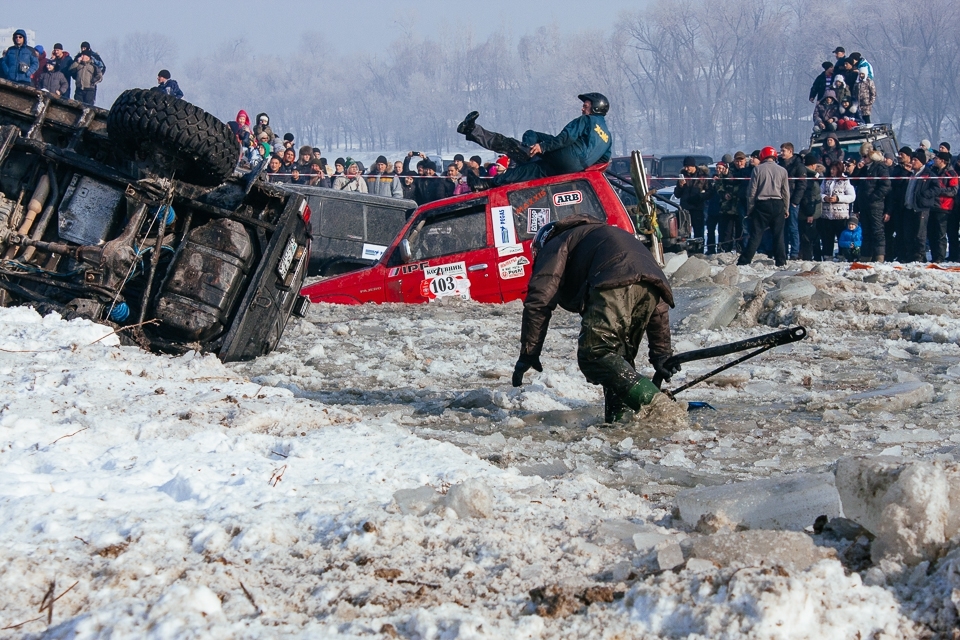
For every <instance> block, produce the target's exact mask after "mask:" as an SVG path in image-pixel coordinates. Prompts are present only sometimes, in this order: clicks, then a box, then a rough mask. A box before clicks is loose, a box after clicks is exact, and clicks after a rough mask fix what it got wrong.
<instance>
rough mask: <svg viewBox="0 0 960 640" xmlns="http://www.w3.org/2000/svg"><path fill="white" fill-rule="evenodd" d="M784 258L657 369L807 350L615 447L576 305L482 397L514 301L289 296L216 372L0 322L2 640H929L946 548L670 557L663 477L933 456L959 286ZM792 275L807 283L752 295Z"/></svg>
mask: <svg viewBox="0 0 960 640" xmlns="http://www.w3.org/2000/svg"><path fill="white" fill-rule="evenodd" d="M729 261H730V257H729V256H721V257H720V258H719V259H717V258H715V259H713V261H712V263H711V268H710V271H709V276H716V277H717V278H720V277H721V273H722V272H723V271H724V267H725V266H726V264H727V263H729ZM787 269H788V270H787V271H783V270H774V269H773V268H772V267H771V266H769V265H767V264H757V265H755V266H752V267H746V268H741V269H740V270H739V274H738V275H737V278H736V279H737V281H738V283H739V284H738V286H739V287H740V288H741V289H742V290H744V291H745V292H746V293H747V300H746V301H745V302H744V304H743V310H742V312H741V313H740V316H739V317H738V319H737V320H736V321H735V322H734V324H739V325H741V326H739V327H738V328H734V327H733V326H731V327H726V328H719V329H703V330H693V329H690V328H689V325H684V326H681V327H679V328H678V329H677V330H676V331H675V334H674V340H675V348H676V349H677V350H687V349H693V348H699V347H701V346H707V345H713V344H720V343H724V342H730V341H732V340H737V339H741V338H744V337H747V336H752V335H758V334H760V333H765V332H768V331H771V330H772V329H771V327H775V326H780V325H788V324H797V323H799V324H803V325H804V326H806V327H808V329H809V331H810V336H809V338H808V339H807V340H805V341H803V342H801V343H798V344H796V345H792V346H790V347H782V348H779V349H777V350H775V351H773V352H770V353H768V354H765V355H763V356H760V357H758V358H756V359H754V360H751V361H749V362H748V363H746V364H744V365H740V366H738V367H736V368H734V369H732V370H730V371H728V372H725V373H724V374H722V375H721V376H718V377H717V378H715V379H713V381H712V382H711V383H708V384H703V385H700V386H698V387H694V388H693V389H691V390H689V391H687V392H684V394H682V395H681V396H680V398H681V399H686V400H702V401H707V402H709V403H710V404H711V405H713V406H714V407H716V409H717V411H715V412H714V411H709V410H706V411H697V412H691V413H690V414H689V417H686V416H682V415H681V416H679V418H675V419H673V420H665V419H660V418H658V416H657V415H651V416H645V417H644V419H642V420H633V421H629V422H627V423H624V424H621V425H617V426H616V427H613V428H598V424H599V422H600V414H601V406H600V405H601V404H602V399H601V394H600V392H599V389H598V388H596V387H593V386H591V385H589V384H587V383H586V382H585V381H584V379H583V377H582V375H581V374H580V373H579V371H578V370H577V367H576V359H575V355H574V354H575V349H576V344H575V343H576V335H577V332H578V318H577V317H575V316H570V315H569V314H564V313H559V314H558V315H557V316H556V317H555V319H554V322H553V326H552V327H551V332H550V335H549V337H548V339H547V343H546V351H545V355H544V358H543V363H544V366H545V370H544V373H542V374H537V373H535V372H531V373H530V374H528V375H527V380H528V384H527V385H526V386H524V387H523V388H521V389H513V388H512V387H511V386H510V381H509V376H510V373H511V370H512V366H513V363H514V361H515V358H516V350H517V347H516V345H517V339H518V334H519V325H520V323H519V318H520V312H521V307H520V305H519V304H508V305H499V306H488V305H479V304H474V303H470V302H463V301H453V302H451V301H450V299H446V300H444V301H443V303H436V304H431V305H429V306H404V305H383V306H369V305H368V306H362V307H337V306H330V305H316V306H314V307H312V308H311V311H310V314H309V316H308V318H306V319H305V320H302V321H292V322H291V324H290V325H289V326H288V329H287V332H286V334H285V335H284V339H283V341H282V343H281V345H280V348H279V349H278V350H277V351H275V352H274V353H272V354H270V355H268V356H265V357H263V358H260V359H258V360H256V361H253V362H250V363H242V364H233V365H223V364H222V363H220V362H219V361H218V360H217V359H216V358H214V357H211V356H200V355H196V354H188V355H186V356H183V357H167V356H157V355H152V354H148V353H145V352H142V351H140V350H139V349H136V348H134V347H125V346H120V343H119V340H118V339H117V336H116V335H113V334H110V329H109V328H107V327H103V326H100V325H96V324H92V323H89V322H86V321H80V320H75V321H72V322H64V321H63V320H61V319H60V318H58V317H56V316H48V317H45V318H41V317H40V316H39V315H38V314H36V313H35V312H34V311H32V310H30V309H25V308H14V309H0V541H2V542H3V544H2V546H0V587H2V590H3V593H4V595H5V597H4V598H3V600H2V602H0V629H3V630H2V631H0V637H3V636H4V635H5V634H8V635H10V636H11V637H21V636H25V637H49V638H67V637H79V638H87V637H101V636H103V637H153V638H181V637H216V638H233V637H278V636H280V637H290V636H302V637H368V636H371V635H374V636H376V635H380V636H382V637H397V636H399V637H410V638H501V637H517V638H541V637H542V638H548V637H583V638H588V637H589V638H593V637H611V638H612V637H646V636H651V637H661V636H662V637H702V638H767V637H772V638H807V637H820V638H855V637H861V638H869V637H877V638H902V637H930V636H931V634H936V633H943V634H944V637H950V635H949V634H950V632H951V630H950V629H949V628H947V626H948V625H949V624H952V621H955V620H956V616H955V610H956V609H955V607H956V606H957V604H958V603H960V570H958V567H960V562H957V561H954V560H950V559H951V558H952V556H950V555H946V553H947V551H949V549H944V555H945V556H946V557H945V558H944V559H943V560H942V561H940V562H939V563H937V562H935V563H933V564H927V565H924V564H922V563H921V564H920V565H919V566H918V568H917V569H912V568H911V567H907V566H905V565H902V564H899V563H897V562H895V561H886V560H885V561H884V562H882V563H879V564H878V565H876V566H874V567H873V568H871V569H869V570H865V566H854V565H855V563H854V562H853V561H851V560H850V558H851V557H852V555H851V553H850V550H849V548H848V547H849V545H847V546H844V545H843V544H836V543H831V542H829V541H827V540H825V539H824V538H823V537H822V536H814V537H811V538H807V536H806V535H805V534H794V535H798V536H801V537H802V539H801V540H800V542H797V541H795V540H794V541H792V542H790V544H794V543H796V544H800V545H801V546H800V547H798V548H799V549H801V551H798V552H797V554H798V555H797V556H796V557H800V556H802V555H803V554H807V555H810V560H809V561H808V562H800V561H796V563H794V564H791V561H782V562H774V561H773V559H774V558H773V556H770V559H769V561H763V562H756V561H751V562H746V563H745V562H743V561H740V562H738V561H736V559H731V560H730V561H728V562H719V561H714V562H710V561H705V560H702V559H693V560H691V559H690V557H689V556H690V554H691V551H690V546H689V545H690V544H691V542H695V541H696V540H698V539H700V540H703V539H706V538H705V535H704V534H703V529H702V528H701V527H698V528H697V529H698V530H699V531H696V530H694V525H695V524H696V523H691V522H683V521H682V520H680V516H679V511H678V510H677V509H676V506H677V502H676V495H677V493H678V492H679V491H681V490H683V489H685V488H689V487H694V486H697V485H704V486H710V485H721V484H724V483H728V482H731V481H739V480H749V479H756V478H765V477H770V476H781V475H785V474H787V475H790V474H793V473H795V472H825V471H832V469H833V465H834V463H835V462H836V460H837V459H838V458H841V457H844V456H850V455H856V454H867V455H876V454H881V453H885V454H887V455H891V454H893V455H900V456H904V457H906V458H908V459H909V458H914V457H916V458H923V459H927V460H940V461H953V460H955V459H956V458H960V449H958V448H957V447H958V446H960V430H958V429H957V427H958V422H957V418H956V414H957V409H958V407H960V365H958V363H960V344H958V343H960V302H958V301H960V284H958V282H960V273H954V272H943V271H937V270H930V269H923V268H921V267H909V268H903V269H898V268H895V267H894V266H887V265H883V266H880V267H878V268H877V269H866V270H849V269H848V268H847V266H846V265H834V264H824V265H818V266H816V268H814V265H812V264H810V263H806V264H801V263H791V264H790V265H789V266H788V267H787ZM796 272H804V273H803V275H802V276H801V277H803V278H805V279H806V280H807V281H808V282H809V283H811V284H812V285H814V287H815V288H816V290H817V292H816V294H814V295H813V296H812V297H811V296H810V295H809V292H808V293H807V295H806V296H805V297H803V298H802V300H801V304H794V303H791V302H790V301H789V300H784V301H779V302H777V301H776V300H777V299H778V296H779V295H781V294H782V296H783V297H784V298H789V296H788V295H787V293H786V291H787V290H788V288H789V287H787V286H785V282H786V281H783V279H784V278H787V277H791V276H796V275H797V273H796ZM726 274H727V277H729V274H730V272H729V270H727V271H726ZM761 280H762V281H763V282H762V283H761V284H760V287H761V289H763V290H769V294H767V293H765V294H764V296H765V297H766V300H767V302H766V303H764V301H763V299H759V300H757V302H758V303H760V304H756V305H754V306H753V307H751V306H750V304H749V302H750V297H751V296H752V295H753V293H754V292H755V291H757V288H756V284H757V282H758V281H761ZM703 283H704V281H703V280H701V282H700V283H699V284H703ZM694 285H695V286H696V285H697V283H694ZM679 290H681V288H678V291H679ZM791 291H792V290H791ZM751 309H752V310H751ZM758 315H759V319H760V322H761V324H760V325H759V326H757V325H756V322H755V319H756V318H757V316H758ZM716 364H717V363H716V362H712V361H705V362H697V363H691V364H689V365H687V366H686V367H685V370H684V372H683V373H682V374H680V375H679V376H678V377H677V378H675V380H674V382H673V383H672V384H673V385H677V384H681V383H682V382H683V381H684V380H689V379H692V378H693V377H694V376H695V375H697V374H698V373H702V372H704V371H707V370H709V369H710V368H712V367H713V366H716ZM648 372H649V371H648ZM877 389H881V390H883V391H882V392H880V393H873V392H874V390H877ZM857 394H863V395H859V396H858V395H857ZM661 417H662V416H661ZM809 524H811V525H812V524H813V523H812V522H811V523H809ZM731 535H732V534H731ZM778 540H779V539H778ZM810 540H812V541H813V542H815V543H817V545H818V546H816V547H813V546H811V547H810V549H806V548H805V547H803V544H807V545H809V544H810V542H809V541H810ZM654 542H656V544H654ZM674 543H680V547H682V549H683V554H684V556H686V557H687V562H686V564H685V566H683V567H682V568H678V569H675V570H669V567H671V566H674V565H673V563H671V562H668V560H667V559H666V555H665V554H668V552H670V550H671V549H675V548H678V547H676V546H670V545H673V544H674ZM801 543H802V544H801ZM665 545H666V546H665ZM835 549H836V551H839V557H840V558H841V559H842V560H843V564H841V562H840V561H838V560H836V559H833V558H834V557H835V556H836V555H837V554H836V552H835V551H834V550H835ZM695 553H696V552H694V554H695ZM811 554H812V555H811ZM821 558H826V559H821ZM680 560H681V561H682V560H683V558H680ZM794 560H795V558H794ZM664 563H666V566H667V569H668V570H661V565H664ZM718 565H721V566H718ZM858 571H859V572H858ZM51 594H52V595H51ZM54 599H56V600H55V602H54V603H53V606H52V612H51V607H50V606H49V605H48V603H49V602H50V601H51V600H54ZM21 623H22V624H21ZM16 625H19V626H16Z"/></svg>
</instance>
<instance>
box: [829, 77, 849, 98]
mask: <svg viewBox="0 0 960 640" xmlns="http://www.w3.org/2000/svg"><path fill="white" fill-rule="evenodd" d="M833 94H834V95H835V96H836V98H837V104H840V103H841V102H843V101H844V100H845V99H847V98H850V86H849V85H848V84H847V83H846V81H845V80H844V79H843V76H837V77H836V79H835V80H834V81H833ZM824 97H826V96H824Z"/></svg>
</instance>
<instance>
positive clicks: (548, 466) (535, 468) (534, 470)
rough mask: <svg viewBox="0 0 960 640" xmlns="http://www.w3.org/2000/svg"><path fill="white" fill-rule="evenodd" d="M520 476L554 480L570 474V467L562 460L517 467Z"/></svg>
mask: <svg viewBox="0 0 960 640" xmlns="http://www.w3.org/2000/svg"><path fill="white" fill-rule="evenodd" d="M517 470H518V471H519V472H520V475H522V476H540V477H541V478H556V477H559V476H563V475H566V474H568V473H570V467H568V466H567V464H566V463H565V462H564V461H563V460H551V461H549V462H535V463H534V464H522V465H519V466H517Z"/></svg>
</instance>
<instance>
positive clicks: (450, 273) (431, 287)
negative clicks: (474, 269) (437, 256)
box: [420, 262, 470, 300]
mask: <svg viewBox="0 0 960 640" xmlns="http://www.w3.org/2000/svg"><path fill="white" fill-rule="evenodd" d="M420 295H422V296H423V297H424V298H427V299H429V300H433V299H434V298H444V297H446V296H460V297H461V298H463V299H464V300H469V299H470V279H469V278H467V264H466V263H465V262H454V263H453V264H441V265H437V266H435V267H426V268H425V269H424V270H423V282H421V283H420Z"/></svg>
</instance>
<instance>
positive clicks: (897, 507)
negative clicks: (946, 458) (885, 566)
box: [836, 456, 960, 565]
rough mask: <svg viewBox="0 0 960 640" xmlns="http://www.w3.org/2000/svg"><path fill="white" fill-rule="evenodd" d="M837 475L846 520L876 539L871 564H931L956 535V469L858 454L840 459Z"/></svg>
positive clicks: (959, 528)
mask: <svg viewBox="0 0 960 640" xmlns="http://www.w3.org/2000/svg"><path fill="white" fill-rule="evenodd" d="M836 473H837V489H838V491H839V493H840V497H841V499H842V500H843V507H844V511H846V512H847V513H846V515H847V517H848V518H850V519H851V520H853V521H855V522H857V523H858V524H861V525H863V526H864V527H866V528H867V530H869V531H870V532H871V533H873V534H874V535H876V536H877V539H876V540H875V541H874V543H873V545H872V546H871V550H870V555H871V558H872V559H873V560H874V562H879V561H880V560H881V559H883V558H885V557H899V558H900V560H901V561H902V562H904V563H906V564H908V565H916V564H918V563H920V562H922V561H924V560H931V559H933V558H935V557H936V556H937V554H938V553H939V551H940V549H941V546H942V545H943V543H944V542H945V541H946V540H949V539H950V538H952V537H954V536H955V535H957V533H960V465H957V464H955V463H945V462H939V461H935V462H928V461H925V460H911V461H907V460H903V459H900V458H893V457H866V456H861V457H853V458H841V459H840V460H839V461H838V462H837V472H836Z"/></svg>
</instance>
